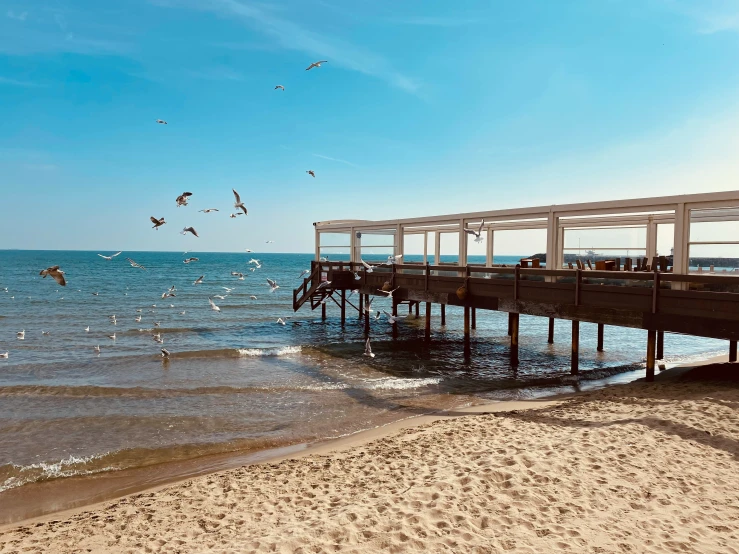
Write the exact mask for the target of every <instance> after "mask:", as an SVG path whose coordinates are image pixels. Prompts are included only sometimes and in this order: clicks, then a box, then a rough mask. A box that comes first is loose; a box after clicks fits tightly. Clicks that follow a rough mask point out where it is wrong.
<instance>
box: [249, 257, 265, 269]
mask: <svg viewBox="0 0 739 554" xmlns="http://www.w3.org/2000/svg"><path fill="white" fill-rule="evenodd" d="M247 263H250V264H254V265H256V269H261V267H262V262H260V261H259V260H255V259H254V258H252V259H251V260H249V261H248V262H247Z"/></svg>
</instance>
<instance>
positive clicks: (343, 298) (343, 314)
mask: <svg viewBox="0 0 739 554" xmlns="http://www.w3.org/2000/svg"><path fill="white" fill-rule="evenodd" d="M345 323H346V291H345V290H342V291H341V326H342V327H343V326H344V324H345Z"/></svg>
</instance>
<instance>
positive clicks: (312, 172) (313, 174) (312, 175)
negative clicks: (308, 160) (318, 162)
mask: <svg viewBox="0 0 739 554" xmlns="http://www.w3.org/2000/svg"><path fill="white" fill-rule="evenodd" d="M306 173H307V174H308V175H310V176H311V177H313V178H314V179H315V178H316V172H315V171H313V170H312V169H309V170H308V171H306Z"/></svg>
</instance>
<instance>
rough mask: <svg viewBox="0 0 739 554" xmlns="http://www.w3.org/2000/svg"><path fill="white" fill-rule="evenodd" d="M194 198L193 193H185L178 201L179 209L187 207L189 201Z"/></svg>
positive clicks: (176, 200)
mask: <svg viewBox="0 0 739 554" xmlns="http://www.w3.org/2000/svg"><path fill="white" fill-rule="evenodd" d="M190 196H192V193H191V192H183V193H182V194H180V195H179V196H178V197H177V198H176V199H175V202H176V203H177V207H178V208H179V207H180V206H187V201H188V200H189V197H190Z"/></svg>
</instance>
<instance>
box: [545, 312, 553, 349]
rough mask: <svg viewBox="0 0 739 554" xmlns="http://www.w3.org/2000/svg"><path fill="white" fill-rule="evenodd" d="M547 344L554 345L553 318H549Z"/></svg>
mask: <svg viewBox="0 0 739 554" xmlns="http://www.w3.org/2000/svg"><path fill="white" fill-rule="evenodd" d="M547 342H548V343H549V344H554V318H553V317H550V318H549V337H547Z"/></svg>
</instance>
